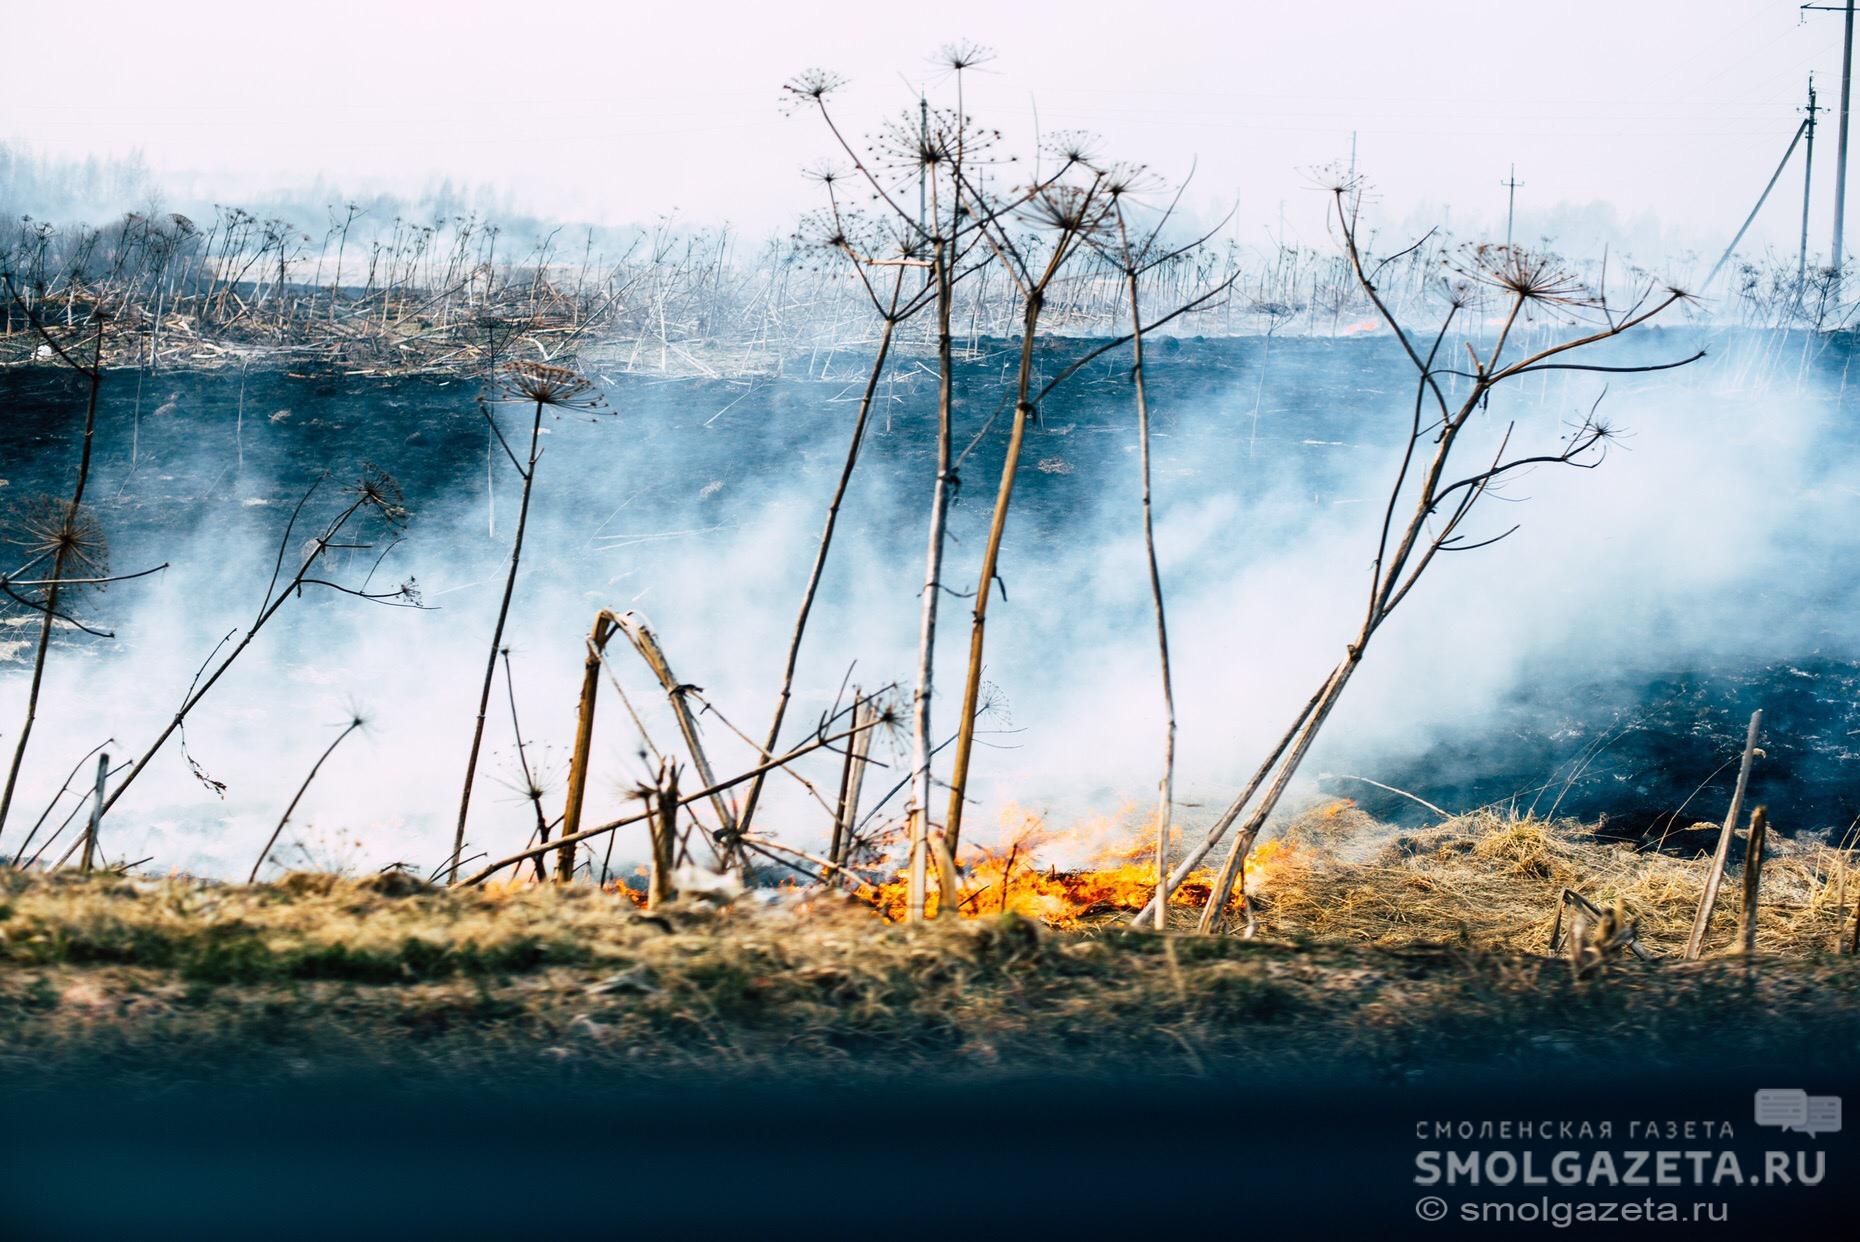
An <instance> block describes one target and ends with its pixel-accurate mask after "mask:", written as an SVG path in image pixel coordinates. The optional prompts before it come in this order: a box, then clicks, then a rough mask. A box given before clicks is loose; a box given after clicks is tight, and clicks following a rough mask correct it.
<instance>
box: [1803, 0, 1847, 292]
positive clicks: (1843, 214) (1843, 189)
mask: <svg viewBox="0 0 1860 1242" xmlns="http://www.w3.org/2000/svg"><path fill="white" fill-rule="evenodd" d="M1811 10H1813V11H1815V12H1821V13H1845V14H1846V15H1847V33H1846V35H1845V36H1844V37H1843V39H1842V43H1841V128H1840V135H1839V137H1838V138H1837V139H1836V140H1835V152H1834V253H1833V254H1831V255H1829V256H1828V263H1829V265H1830V266H1831V267H1833V268H1834V270H1835V272H1836V273H1839V272H1840V270H1841V269H1842V268H1844V267H1846V266H1847V256H1846V251H1845V250H1844V249H1843V238H1842V228H1843V226H1844V225H1845V223H1846V219H1847V104H1848V98H1849V96H1850V95H1851V93H1852V89H1853V79H1854V0H1847V3H1846V4H1840V5H1835V4H1805V5H1803V6H1802V11H1803V12H1809V11H1811Z"/></svg>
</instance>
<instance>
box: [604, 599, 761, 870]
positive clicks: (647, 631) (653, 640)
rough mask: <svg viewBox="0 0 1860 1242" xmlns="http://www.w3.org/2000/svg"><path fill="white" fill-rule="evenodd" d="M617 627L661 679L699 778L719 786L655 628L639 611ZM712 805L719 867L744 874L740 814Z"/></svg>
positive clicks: (723, 804)
mask: <svg viewBox="0 0 1860 1242" xmlns="http://www.w3.org/2000/svg"><path fill="white" fill-rule="evenodd" d="M614 626H615V628H616V629H618V630H619V631H620V632H621V633H622V634H625V635H626V638H627V641H628V642H630V643H632V644H633V650H634V651H637V652H638V653H639V658H640V659H642V660H644V661H645V662H646V667H647V668H650V669H651V670H652V673H653V676H655V677H657V678H658V679H659V685H660V686H662V687H663V688H664V690H665V700H666V702H667V703H668V704H669V705H670V706H671V709H672V717H673V719H675V720H677V721H678V731H679V732H680V733H681V734H683V735H684V739H685V749H686V750H687V751H689V752H690V754H691V766H692V767H694V768H696V769H697V774H698V779H699V780H701V781H703V782H704V784H705V785H707V786H708V785H714V784H716V783H717V777H716V774H715V773H714V772H712V771H711V766H710V758H709V756H708V755H706V754H705V752H704V741H703V738H702V737H701V736H700V735H699V733H698V727H697V719H696V718H695V717H693V716H692V714H691V704H690V703H689V702H688V701H687V699H686V697H685V696H686V691H687V690H688V689H689V687H688V686H687V685H686V684H685V683H684V682H681V681H679V680H678V677H677V675H676V674H674V673H673V672H672V666H671V663H670V662H669V661H668V660H667V659H666V658H665V650H664V648H662V647H660V646H659V640H658V637H657V636H656V635H655V634H654V633H653V632H652V627H651V626H649V625H648V624H646V619H645V618H644V617H642V616H640V615H639V614H638V613H636V612H629V613H627V614H625V615H624V616H620V617H616V618H614ZM763 758H764V759H767V758H768V756H766V755H764V756H763ZM759 775H767V773H766V772H764V773H760V774H759ZM711 805H712V806H713V807H715V808H716V811H717V821H718V825H719V828H718V832H717V837H716V842H715V844H718V845H720V846H721V847H722V850H721V852H720V853H719V855H718V858H717V861H718V864H719V865H721V866H726V867H734V868H736V869H737V870H739V871H741V870H743V868H744V867H746V866H747V860H746V859H744V858H743V854H742V851H741V850H739V849H737V848H736V839H737V837H738V836H740V835H741V831H740V829H739V828H738V827H737V818H736V813H735V811H733V810H732V809H731V806H730V802H729V799H727V798H725V797H724V796H723V795H722V794H721V793H718V794H716V795H715V796H714V797H713V798H712V799H711Z"/></svg>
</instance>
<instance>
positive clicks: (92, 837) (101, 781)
mask: <svg viewBox="0 0 1860 1242" xmlns="http://www.w3.org/2000/svg"><path fill="white" fill-rule="evenodd" d="M109 779H110V756H108V755H98V756H97V788H96V790H95V792H94V793H93V795H92V797H91V803H90V823H89V824H88V825H87V826H86V827H85V829H84V862H83V866H82V867H81V868H80V870H82V871H83V872H84V874H85V875H89V874H90V868H91V864H92V862H93V861H94V860H95V859H96V856H97V830H98V829H99V828H101V827H102V826H103V787H104V785H106V784H107V783H108V782H109Z"/></svg>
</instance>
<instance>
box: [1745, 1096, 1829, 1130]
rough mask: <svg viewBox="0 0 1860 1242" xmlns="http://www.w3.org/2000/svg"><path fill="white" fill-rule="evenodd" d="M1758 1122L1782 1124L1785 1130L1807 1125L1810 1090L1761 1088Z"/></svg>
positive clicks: (1763, 1124) (1766, 1124)
mask: <svg viewBox="0 0 1860 1242" xmlns="http://www.w3.org/2000/svg"><path fill="white" fill-rule="evenodd" d="M1836 1103H1839V1101H1838V1100H1837V1101H1836ZM1757 1124H1758V1125H1760V1126H1781V1127H1782V1128H1783V1129H1785V1130H1793V1129H1796V1128H1797V1127H1799V1126H1804V1125H1807V1124H1808V1092H1806V1091H1800V1090H1783V1089H1782V1088H1779V1087H1764V1088H1762V1089H1760V1090H1759V1091H1758V1092H1757Z"/></svg>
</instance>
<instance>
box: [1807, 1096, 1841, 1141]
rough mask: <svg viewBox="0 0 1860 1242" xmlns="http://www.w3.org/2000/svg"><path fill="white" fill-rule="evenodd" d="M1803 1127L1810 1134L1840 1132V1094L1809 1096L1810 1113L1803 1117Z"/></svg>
mask: <svg viewBox="0 0 1860 1242" xmlns="http://www.w3.org/2000/svg"><path fill="white" fill-rule="evenodd" d="M1802 1128H1803V1129H1804V1130H1806V1131H1807V1132H1808V1133H1810V1134H1839V1133H1840V1130H1841V1097H1840V1096H1838V1095H1811V1096H1809V1097H1808V1114H1807V1116H1806V1117H1805V1118H1804V1119H1803V1123H1802Z"/></svg>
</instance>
